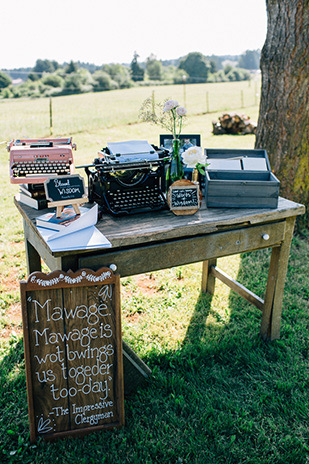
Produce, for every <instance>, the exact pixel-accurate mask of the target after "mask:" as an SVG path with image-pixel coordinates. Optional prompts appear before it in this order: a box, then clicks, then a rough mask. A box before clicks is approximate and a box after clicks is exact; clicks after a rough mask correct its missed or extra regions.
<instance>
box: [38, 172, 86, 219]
mask: <svg viewBox="0 0 309 464" xmlns="http://www.w3.org/2000/svg"><path fill="white" fill-rule="evenodd" d="M75 179H78V183H79V185H77V186H76V185H75V186H74V184H73V185H70V181H73V182H74V180H75ZM56 183H59V186H57V185H55V186H54V185H53V184H56ZM50 186H52V188H55V189H58V195H57V197H56V199H55V197H54V196H53V194H52V190H51V189H50ZM44 189H45V195H46V198H47V200H48V204H47V206H48V208H53V207H56V208H57V210H56V216H57V217H60V216H61V212H62V211H63V209H64V207H65V206H67V205H72V206H73V208H74V211H75V213H76V214H80V211H79V205H81V204H83V203H86V202H87V201H88V199H87V195H86V193H85V182H84V179H83V178H82V176H80V175H79V174H71V175H69V176H56V177H49V178H48V179H47V180H46V181H45V182H44ZM60 189H62V191H60ZM76 189H77V190H79V191H78V192H77V195H76Z"/></svg>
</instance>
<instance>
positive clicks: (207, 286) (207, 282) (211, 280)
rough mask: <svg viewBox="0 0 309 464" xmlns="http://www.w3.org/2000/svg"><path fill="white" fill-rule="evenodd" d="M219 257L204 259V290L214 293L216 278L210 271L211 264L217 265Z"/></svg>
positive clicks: (204, 291)
mask: <svg viewBox="0 0 309 464" xmlns="http://www.w3.org/2000/svg"><path fill="white" fill-rule="evenodd" d="M216 264H217V258H211V259H208V260H207V261H203V270H202V292H203V293H207V292H208V293H210V294H211V295H213V294H214V291H215V281H216V278H215V276H214V275H212V274H211V272H210V267H211V266H216Z"/></svg>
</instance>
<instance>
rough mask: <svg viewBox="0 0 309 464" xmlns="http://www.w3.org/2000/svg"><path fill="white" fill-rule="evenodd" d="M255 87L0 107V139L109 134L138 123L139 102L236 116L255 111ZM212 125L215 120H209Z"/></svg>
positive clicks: (218, 86)
mask: <svg viewBox="0 0 309 464" xmlns="http://www.w3.org/2000/svg"><path fill="white" fill-rule="evenodd" d="M259 92H260V82H259V80H256V81H249V82H248V81H242V82H233V83H214V84H182V85H170V86H155V87H153V86H152V87H146V86H141V87H134V88H132V89H122V90H115V91H110V92H91V93H86V94H77V95H68V96H63V97H50V98H36V99H30V98H22V99H13V100H11V99H7V100H1V101H0V114H1V117H0V133H1V134H2V137H1V138H2V140H3V139H4V138H5V137H7V138H8V139H11V138H19V137H23V136H25V137H27V136H35V137H42V136H43V134H44V136H45V135H46V136H47V135H52V134H67V133H70V134H74V133H79V132H84V131H94V130H97V129H102V128H106V129H110V128H115V127H119V126H122V125H132V124H137V123H139V122H140V121H139V118H138V114H139V110H140V107H141V104H142V102H143V101H144V100H145V99H146V98H149V97H151V98H152V99H153V101H154V104H155V103H159V102H162V101H163V100H165V99H169V98H173V99H175V100H178V101H179V103H180V104H181V105H183V106H185V107H186V108H187V110H188V117H189V118H188V119H189V120H190V118H191V117H192V116H198V115H207V114H215V113H220V112H221V113H222V112H225V111H227V112H228V111H241V110H244V111H245V109H246V108H249V107H250V108H252V107H257V105H258V103H259ZM214 119H215V117H214Z"/></svg>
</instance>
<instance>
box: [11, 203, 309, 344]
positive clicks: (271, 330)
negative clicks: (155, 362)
mask: <svg viewBox="0 0 309 464" xmlns="http://www.w3.org/2000/svg"><path fill="white" fill-rule="evenodd" d="M15 204H16V206H17V208H18V210H19V211H20V213H21V215H22V217H23V223H24V235H25V246H26V258H27V267H28V272H29V273H31V272H34V271H40V270H41V259H43V260H44V261H45V263H46V264H47V266H48V267H49V268H50V269H51V270H58V269H59V270H64V271H67V270H69V269H72V270H73V271H76V270H77V269H80V268H90V269H93V270H97V269H99V268H100V267H102V266H110V265H111V264H115V265H116V266H117V272H119V274H120V276H121V277H126V276H129V275H134V274H142V273H145V272H150V271H155V270H159V269H166V268H169V267H173V266H179V265H184V264H189V263H194V262H200V261H202V262H203V276H202V291H204V292H209V293H213V291H214V283H215V279H216V278H219V279H220V280H222V281H223V282H224V283H225V284H227V285H228V286H229V287H231V288H232V289H233V290H234V291H236V292H238V293H239V294H240V295H242V296H243V297H244V298H246V299H247V300H248V301H250V302H251V303H252V304H254V305H255V306H257V307H258V308H259V309H260V310H261V311H262V322H261V336H262V337H263V339H265V340H268V339H270V340H273V339H276V338H279V337H280V324H281V308H282V298H283V289H284V283H285V277H286V271H287V264H288V258H289V250H290V245H291V240H292V235H293V230H294V224H295V219H296V217H297V216H298V215H300V214H304V212H305V207H304V206H303V205H300V204H298V203H294V202H292V201H289V200H286V199H284V198H279V202H278V207H277V208H275V209H259V208H256V209H255V208H250V209H248V208H246V209H245V208H243V209H236V208H206V206H205V203H204V202H203V203H202V206H201V208H200V209H199V211H198V212H197V213H195V214H194V215H192V216H175V215H174V214H173V213H172V212H170V211H168V210H164V211H154V212H148V213H141V214H134V215H129V216H122V217H113V216H110V215H108V214H104V215H103V217H102V219H101V220H100V221H98V223H97V226H96V227H97V228H98V229H99V230H100V231H101V232H102V233H103V234H104V235H105V236H106V237H107V238H108V239H109V240H110V242H111V243H112V248H105V249H99V250H98V249H96V250H73V251H65V252H54V253H53V252H52V251H51V250H50V248H49V247H48V245H47V243H46V242H45V241H44V240H43V239H42V237H41V236H40V234H39V232H38V230H37V228H36V224H35V219H36V217H38V216H41V215H42V214H44V213H45V212H46V211H47V210H40V211H37V210H34V209H32V208H30V207H28V206H26V205H23V204H21V203H19V202H18V201H17V200H15ZM268 247H271V248H272V254H271V260H270V267H269V275H268V281H267V286H266V291H265V298H264V300H263V299H261V298H259V297H258V296H256V295H255V294H254V293H252V292H251V291H250V290H248V289H246V288H245V287H243V286H242V285H241V284H239V283H238V282H236V281H235V280H233V279H231V278H230V277H229V276H228V275H227V274H225V273H224V272H222V271H221V270H220V269H219V268H218V267H217V265H216V264H217V258H219V257H223V256H228V255H232V254H239V253H243V252H249V251H253V250H257V249H262V248H268Z"/></svg>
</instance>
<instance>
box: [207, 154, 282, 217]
mask: <svg viewBox="0 0 309 464" xmlns="http://www.w3.org/2000/svg"><path fill="white" fill-rule="evenodd" d="M205 152H206V156H207V162H208V163H210V164H209V166H208V167H207V170H206V176H205V197H206V205H207V207H209V208H210V207H212V208H276V207H277V205H278V196H279V186H280V182H279V180H278V179H277V178H276V176H275V175H274V174H273V173H272V172H271V169H270V165H269V160H268V156H267V153H266V151H265V150H235V149H231V150H228V149H206V150H205Z"/></svg>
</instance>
